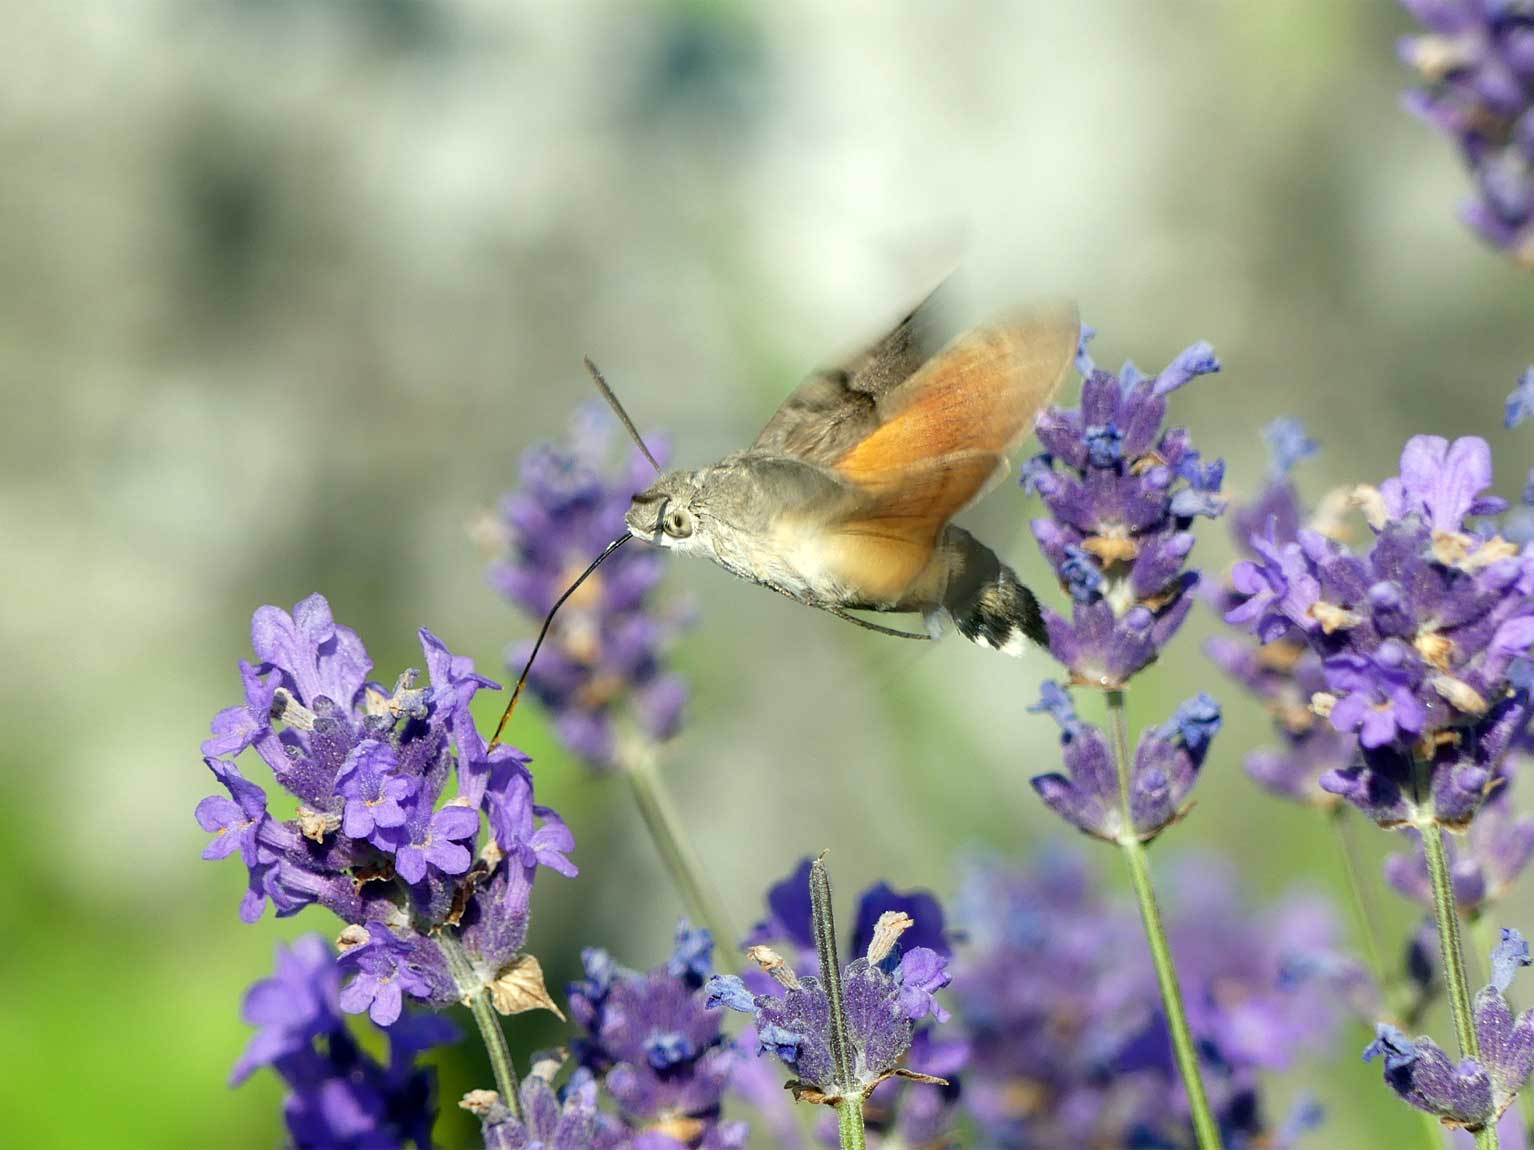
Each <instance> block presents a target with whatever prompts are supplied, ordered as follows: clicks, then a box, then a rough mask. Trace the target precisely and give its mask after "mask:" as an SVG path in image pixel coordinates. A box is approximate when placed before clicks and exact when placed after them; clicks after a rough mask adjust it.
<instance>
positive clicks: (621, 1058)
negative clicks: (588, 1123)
mask: <svg viewBox="0 0 1534 1150" xmlns="http://www.w3.org/2000/svg"><path fill="white" fill-rule="evenodd" d="M711 950H712V940H711V939H710V938H709V936H708V932H707V931H704V930H694V929H693V928H692V927H691V926H690V925H689V924H688V923H687V922H686V921H685V920H684V921H683V922H682V923H680V924H679V925H678V927H677V935H676V948H675V950H674V951H673V953H672V956H671V958H670V959H669V960H668V961H667V962H666V963H664V964H662V965H661V966H658V967H656V968H654V969H653V970H649V971H644V972H639V971H632V970H627V969H625V968H623V967H621V966H619V965H617V964H616V963H615V962H614V961H613V960H612V957H611V956H610V955H609V954H608V953H607V952H606V951H603V950H587V951H585V952H583V954H582V955H581V960H582V963H583V964H584V967H585V971H586V977H585V979H583V980H582V981H580V982H575V983H572V984H571V985H570V988H569V1004H570V1015H571V1017H572V1018H573V1019H574V1020H575V1022H576V1023H577V1024H578V1025H579V1026H580V1027H581V1028H582V1030H583V1031H584V1032H585V1035H584V1037H582V1038H580V1039H578V1040H576V1042H575V1043H573V1044H572V1049H573V1051H574V1054H575V1057H576V1060H577V1061H578V1063H579V1064H580V1066H581V1067H582V1068H583V1069H584V1070H585V1071H587V1072H589V1073H590V1074H592V1075H594V1076H595V1077H596V1078H598V1079H600V1081H601V1082H602V1086H603V1088H604V1090H605V1091H606V1093H607V1094H608V1095H610V1096H611V1097H612V1098H613V1099H614V1100H615V1101H616V1102H617V1104H618V1109H619V1114H620V1116H621V1119H622V1122H623V1124H624V1127H625V1129H627V1130H628V1131H631V1132H634V1133H636V1134H637V1133H639V1132H642V1131H651V1132H654V1133H655V1134H656V1135H657V1136H658V1135H665V1134H668V1133H669V1134H671V1135H672V1136H673V1137H680V1138H681V1140H682V1142H683V1143H685V1144H697V1143H698V1142H699V1141H709V1140H714V1141H716V1142H717V1141H720V1140H722V1142H721V1144H723V1143H728V1142H731V1141H734V1140H736V1139H737V1138H743V1137H744V1129H743V1127H742V1126H741V1124H739V1123H734V1122H723V1121H722V1120H721V1118H720V1106H721V1102H722V1100H723V1097H724V1092H725V1089H726V1087H727V1086H728V1085H729V1081H730V1075H731V1073H732V1071H733V1070H734V1067H735V1065H736V1061H737V1058H738V1055H737V1052H736V1049H735V1047H734V1045H733V1043H731V1042H730V1040H729V1039H728V1038H727V1037H726V1036H725V1034H724V1031H723V1025H722V1023H723V1017H722V1014H721V1012H720V1011H719V1010H718V1009H717V1004H715V1003H713V1002H712V1001H710V1000H709V998H708V995H707V993H706V992H705V990H704V989H703V987H704V983H705V980H706V979H707V977H708V975H709V973H711V970H712V964H711V962H710V952H711ZM681 1132H685V1134H683V1133H681ZM655 1145H657V1146H660V1145H663V1143H659V1142H657V1143H655Z"/></svg>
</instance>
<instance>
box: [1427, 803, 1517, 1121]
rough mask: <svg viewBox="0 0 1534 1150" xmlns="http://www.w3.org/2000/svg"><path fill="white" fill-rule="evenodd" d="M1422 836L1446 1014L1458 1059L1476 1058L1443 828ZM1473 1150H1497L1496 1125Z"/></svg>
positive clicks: (1429, 825)
mask: <svg viewBox="0 0 1534 1150" xmlns="http://www.w3.org/2000/svg"><path fill="white" fill-rule="evenodd" d="M1417 825H1418V829H1419V830H1420V831H1421V832H1422V852H1423V854H1424V855H1425V856H1426V858H1427V873H1428V877H1429V878H1430V879H1431V880H1432V882H1433V919H1434V921H1435V922H1436V923H1437V925H1438V950H1439V953H1440V954H1441V955H1442V956H1443V983H1444V987H1445V988H1446V989H1447V991H1448V995H1449V1013H1450V1014H1451V1015H1452V1016H1453V1018H1454V1035H1455V1037H1456V1038H1457V1039H1458V1040H1459V1056H1460V1057H1461V1058H1479V1057H1480V1056H1481V1044H1480V1041H1479V1040H1478V1039H1477V1037H1476V1033H1475V1017H1474V1015H1473V1014H1472V1013H1471V1009H1470V984H1469V983H1468V982H1467V981H1466V979H1465V947H1464V942H1463V941H1462V940H1461V938H1460V930H1459V911H1458V909H1457V908H1456V907H1455V905H1454V883H1453V880H1452V879H1451V878H1450V876H1449V859H1448V855H1447V853H1446V852H1445V851H1444V847H1443V828H1442V827H1441V826H1439V825H1438V824H1437V823H1436V822H1434V821H1431V820H1427V821H1423V822H1420V823H1418V824H1417ZM1475 1145H1476V1150H1497V1147H1498V1146H1499V1145H1500V1143H1499V1141H1498V1138H1497V1126H1496V1123H1492V1124H1491V1125H1489V1126H1486V1127H1484V1128H1483V1129H1481V1130H1478V1131H1476V1135H1475Z"/></svg>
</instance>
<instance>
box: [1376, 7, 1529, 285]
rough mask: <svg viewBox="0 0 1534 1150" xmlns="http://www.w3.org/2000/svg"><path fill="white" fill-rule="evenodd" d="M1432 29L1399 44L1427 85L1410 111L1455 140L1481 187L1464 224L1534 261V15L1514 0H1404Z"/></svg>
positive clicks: (1412, 99)
mask: <svg viewBox="0 0 1534 1150" xmlns="http://www.w3.org/2000/svg"><path fill="white" fill-rule="evenodd" d="M1402 4H1403V6H1404V7H1405V8H1406V9H1407V10H1408V11H1409V12H1411V13H1412V15H1414V16H1415V17H1416V18H1417V19H1418V21H1420V22H1421V23H1422V25H1423V26H1424V28H1425V29H1426V32H1425V34H1423V35H1418V36H1409V37H1407V38H1405V39H1404V40H1402V41H1401V44H1400V56H1401V59H1402V61H1403V62H1404V63H1405V64H1407V65H1408V66H1409V67H1411V68H1413V69H1415V70H1416V71H1417V73H1418V74H1419V75H1420V76H1421V77H1422V79H1423V80H1424V81H1425V82H1426V84H1427V87H1425V88H1421V89H1416V90H1413V91H1411V92H1408V93H1407V96H1406V106H1407V108H1408V109H1409V110H1410V111H1412V112H1414V113H1415V114H1417V115H1418V116H1420V117H1422V119H1424V120H1426V121H1427V122H1428V123H1429V124H1430V125H1432V126H1433V127H1434V128H1436V129H1438V130H1439V131H1440V132H1442V133H1443V134H1444V135H1445V136H1447V137H1448V138H1449V140H1450V141H1452V142H1453V144H1454V146H1455V148H1456V149H1457V150H1458V151H1459V153H1460V157H1461V159H1462V160H1463V161H1464V164H1465V167H1466V168H1467V169H1468V170H1469V171H1470V174H1471V176H1472V178H1473V179H1474V181H1475V185H1476V193H1477V194H1476V198H1475V199H1473V200H1471V201H1470V202H1469V203H1467V204H1466V205H1465V206H1464V207H1463V208H1462V209H1461V215H1462V217H1463V218H1464V220H1465V222H1466V223H1468V224H1469V225H1470V226H1471V227H1472V228H1474V229H1475V230H1476V231H1477V232H1479V233H1480V235H1481V236H1482V238H1484V239H1485V240H1486V241H1487V242H1488V243H1490V244H1492V245H1493V246H1495V247H1498V248H1500V249H1502V250H1503V251H1505V252H1506V253H1507V254H1508V255H1509V256H1511V257H1512V258H1513V260H1514V262H1516V263H1518V264H1520V265H1522V266H1523V267H1534V12H1531V11H1530V10H1529V8H1528V5H1526V4H1521V3H1517V2H1508V0H1402Z"/></svg>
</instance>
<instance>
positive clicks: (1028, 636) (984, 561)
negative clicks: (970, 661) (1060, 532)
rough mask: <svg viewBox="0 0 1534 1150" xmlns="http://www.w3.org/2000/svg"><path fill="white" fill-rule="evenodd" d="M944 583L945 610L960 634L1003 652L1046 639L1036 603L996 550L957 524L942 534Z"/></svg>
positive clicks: (1017, 651) (1013, 652) (1013, 651)
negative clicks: (946, 578)
mask: <svg viewBox="0 0 1534 1150" xmlns="http://www.w3.org/2000/svg"><path fill="white" fill-rule="evenodd" d="M943 551H944V552H945V553H946V554H947V556H948V561H949V569H948V583H947V587H946V589H945V591H944V594H943V609H944V610H945V611H947V612H948V614H949V616H950V617H951V618H952V619H953V622H954V626H955V627H956V628H957V629H958V632H959V634H961V635H963V636H964V637H965V638H966V639H968V640H969V641H970V642H972V643H976V644H979V645H980V646H982V647H990V648H991V649H992V650H996V651H1001V652H1003V653H1004V654H1007V655H1021V654H1022V653H1023V652H1024V651H1026V650H1027V649H1028V643H1029V642H1030V641H1031V642H1034V643H1037V644H1039V645H1040V646H1043V645H1044V644H1046V643H1047V642H1048V638H1047V636H1046V634H1045V631H1044V616H1043V613H1042V612H1041V611H1040V610H1039V601H1038V599H1037V598H1035V597H1034V594H1033V592H1032V591H1030V590H1028V588H1027V587H1024V586H1023V584H1022V583H1021V582H1020V581H1019V580H1018V578H1017V576H1016V575H1015V574H1013V572H1012V569H1011V568H1010V567H1008V566H1007V565H1006V564H1005V563H1003V562H1002V561H1001V560H1000V559H998V558H997V557H996V553H995V552H994V551H992V550H991V549H990V548H989V547H987V546H986V545H985V544H984V543H981V542H980V541H979V540H978V539H976V538H975V537H974V536H973V535H971V534H970V533H969V532H968V531H965V530H964V529H963V528H961V527H953V526H950V527H948V528H947V530H946V531H945V532H944V538H943Z"/></svg>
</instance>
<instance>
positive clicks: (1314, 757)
mask: <svg viewBox="0 0 1534 1150" xmlns="http://www.w3.org/2000/svg"><path fill="white" fill-rule="evenodd" d="M1263 437H1264V439H1266V440H1267V443H1268V448H1269V452H1270V454H1271V456H1272V460H1273V468H1272V474H1271V476H1270V478H1269V481H1268V483H1267V485H1266V486H1265V487H1264V488H1263V489H1262V491H1261V492H1260V493H1259V494H1258V496H1257V498H1256V499H1255V500H1254V501H1253V502H1252V503H1251V504H1249V505H1247V506H1244V507H1237V508H1234V509H1233V510H1232V513H1231V533H1232V534H1233V535H1234V537H1235V542H1236V546H1237V547H1238V548H1240V549H1241V550H1242V551H1243V552H1244V553H1245V555H1246V557H1247V558H1248V559H1253V560H1260V559H1261V558H1262V555H1261V553H1260V552H1259V551H1257V550H1255V549H1254V545H1253V540H1256V541H1257V545H1258V546H1267V545H1268V544H1269V543H1273V544H1277V545H1278V546H1286V545H1288V544H1291V543H1294V542H1295V541H1296V539H1297V537H1298V535H1299V532H1300V530H1301V529H1302V528H1307V527H1308V528H1309V529H1310V530H1313V531H1316V532H1317V533H1321V534H1330V533H1332V532H1334V531H1335V527H1334V525H1333V522H1332V521H1333V519H1334V516H1333V515H1332V513H1331V511H1330V510H1329V509H1325V508H1323V509H1322V510H1321V511H1320V512H1319V513H1318V514H1316V515H1314V516H1307V513H1306V511H1305V509H1304V508H1303V506H1302V504H1301V502H1300V497H1299V493H1298V492H1297V491H1296V490H1295V487H1294V483H1293V481H1292V479H1291V478H1290V474H1291V472H1292V470H1293V468H1294V465H1295V464H1296V463H1298V462H1299V461H1300V460H1302V459H1305V458H1308V457H1309V456H1311V455H1314V454H1315V452H1316V450H1317V448H1316V444H1315V443H1314V441H1312V440H1311V439H1310V438H1309V437H1308V436H1307V435H1306V434H1305V430H1304V428H1303V427H1302V426H1301V425H1300V424H1299V422H1298V421H1296V420H1292V419H1280V420H1275V421H1274V422H1273V423H1272V424H1269V425H1268V427H1266V428H1265V429H1264V431H1263ZM1211 599H1212V601H1213V602H1214V603H1215V604H1216V606H1217V607H1218V609H1219V610H1220V613H1221V614H1222V615H1223V614H1225V613H1226V612H1229V611H1233V610H1235V609H1236V608H1237V607H1238V606H1240V604H1241V603H1242V601H1243V596H1242V595H1241V594H1239V593H1238V592H1236V591H1235V590H1234V588H1232V587H1230V586H1229V585H1226V586H1225V587H1222V588H1220V589H1219V590H1218V591H1216V592H1215V593H1214V594H1213V595H1212V596H1211ZM1204 651H1205V653H1206V654H1207V655H1208V656H1209V657H1210V659H1212V660H1213V661H1214V663H1215V664H1216V665H1218V666H1219V667H1220V669H1221V670H1223V671H1224V672H1225V673H1226V674H1227V675H1228V676H1230V678H1231V679H1233V680H1235V681H1236V682H1237V683H1240V684H1241V685H1242V686H1243V687H1245V688H1246V689H1247V691H1248V692H1250V693H1251V694H1252V695H1254V696H1255V697H1256V698H1257V699H1259V700H1261V701H1262V703H1263V704H1264V705H1265V706H1266V707H1267V709H1268V711H1269V713H1270V714H1271V715H1272V717H1273V726H1274V729H1275V730H1276V732H1277V734H1278V736H1279V740H1280V742H1279V745H1278V746H1277V747H1262V748H1259V749H1258V750H1255V751H1252V752H1251V753H1250V754H1248V755H1247V757H1246V761H1245V764H1244V765H1245V767H1246V773H1247V774H1248V775H1250V776H1251V777H1252V779H1253V780H1255V781H1256V782H1257V783H1258V784H1259V785H1260V786H1262V787H1263V788H1264V789H1266V790H1268V791H1269V792H1271V793H1273V794H1275V795H1279V796H1281V797H1283V798H1287V799H1291V800H1293V801H1296V802H1301V803H1308V804H1310V805H1312V806H1318V807H1335V806H1336V805H1337V804H1338V803H1340V802H1341V799H1340V798H1338V796H1336V795H1334V794H1332V793H1331V792H1329V791H1327V790H1325V789H1323V788H1322V786H1321V785H1320V780H1321V779H1322V777H1323V776H1325V775H1326V774H1327V773H1328V772H1330V771H1332V770H1336V769H1338V768H1342V767H1346V766H1349V765H1350V764H1351V763H1352V762H1353V759H1354V757H1355V756H1356V754H1357V747H1356V744H1355V742H1354V740H1353V739H1352V737H1351V736H1349V735H1347V734H1343V733H1342V732H1340V731H1337V730H1336V729H1335V728H1333V727H1332V726H1331V724H1329V723H1327V722H1326V721H1325V720H1323V719H1321V718H1320V717H1319V716H1317V715H1316V713H1315V712H1314V711H1312V710H1311V708H1310V700H1311V699H1312V698H1313V697H1314V696H1315V695H1316V693H1317V692H1319V691H1323V690H1325V689H1326V674H1325V671H1324V670H1323V668H1322V665H1321V656H1320V655H1319V654H1317V653H1316V652H1315V651H1313V650H1312V649H1311V648H1310V646H1309V645H1308V644H1307V643H1306V641H1305V636H1304V633H1303V632H1302V631H1300V630H1299V629H1298V628H1294V627H1291V628H1288V629H1287V630H1285V631H1284V632H1282V633H1281V634H1277V635H1275V636H1273V637H1271V638H1269V639H1268V640H1267V641H1266V642H1265V643H1262V644H1260V645H1259V644H1257V643H1254V642H1253V641H1252V640H1251V639H1250V638H1247V639H1238V638H1236V637H1235V636H1230V635H1221V636H1217V637H1215V638H1212V639H1210V640H1209V641H1208V642H1207V643H1206V644H1205V645H1204Z"/></svg>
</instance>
